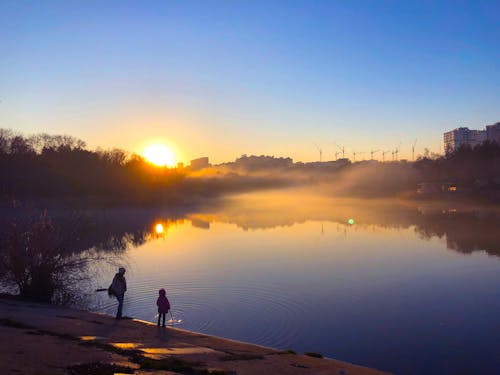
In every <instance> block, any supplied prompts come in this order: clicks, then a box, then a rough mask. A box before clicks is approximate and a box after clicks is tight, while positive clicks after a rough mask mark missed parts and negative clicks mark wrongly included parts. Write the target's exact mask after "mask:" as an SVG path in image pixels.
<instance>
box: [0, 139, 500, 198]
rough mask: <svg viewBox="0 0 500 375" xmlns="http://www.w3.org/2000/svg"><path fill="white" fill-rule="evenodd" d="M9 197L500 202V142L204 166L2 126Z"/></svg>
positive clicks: (4, 189)
mask: <svg viewBox="0 0 500 375" xmlns="http://www.w3.org/2000/svg"><path fill="white" fill-rule="evenodd" d="M0 174H1V176H2V180H1V184H0V197H1V199H2V200H3V201H4V202H9V201H17V200H20V201H25V200H30V199H31V200H49V201H50V200H75V201H81V202H84V204H88V205H94V204H95V205H102V204H123V203H127V204H130V203H134V204H166V203H168V204H198V203H201V202H203V201H204V200H206V199H207V198H212V199H213V198H219V197H222V196H226V195H230V194H239V193H245V192H252V191H259V190H267V189H276V188H290V187H308V188H312V189H314V191H317V192H321V193H323V194H328V195H332V196H349V197H367V198H381V197H385V198H387V197H406V198H421V197H426V198H428V197H431V198H432V197H434V198H439V199H442V198H480V199H485V200H490V201H496V202H498V201H500V146H499V145H498V144H496V143H488V142H486V143H484V144H482V145H479V146H476V147H475V148H473V149H472V148H468V147H462V148H460V149H459V150H457V151H456V152H455V153H453V154H451V155H448V156H446V157H438V156H436V155H429V154H425V155H423V156H420V157H419V158H418V159H417V160H416V161H415V162H408V161H405V160H400V161H391V162H379V161H376V160H364V161H358V162H351V161H350V160H348V159H340V160H337V161H327V162H311V163H302V162H293V160H292V159H291V158H286V157H274V156H265V155H261V156H247V155H243V156H242V157H240V158H238V159H236V160H235V161H234V162H228V163H222V164H219V165H214V166H210V167H207V168H203V169H192V168H190V167H187V168H166V167H158V166H155V165H153V164H151V163H149V162H147V161H146V160H145V159H144V158H143V157H141V156H140V155H137V154H129V153H127V152H126V151H123V150H120V149H112V150H102V149H97V150H89V149H87V148H86V145H85V142H83V141H81V140H79V139H76V138H74V137H71V136H51V135H47V134H40V135H35V136H30V137H25V136H23V135H20V134H16V133H14V132H13V131H10V130H0Z"/></svg>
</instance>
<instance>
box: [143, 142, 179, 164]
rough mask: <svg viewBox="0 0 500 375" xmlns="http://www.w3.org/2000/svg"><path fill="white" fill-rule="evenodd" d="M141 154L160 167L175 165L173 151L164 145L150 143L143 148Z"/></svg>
mask: <svg viewBox="0 0 500 375" xmlns="http://www.w3.org/2000/svg"><path fill="white" fill-rule="evenodd" d="M143 155H144V157H145V158H146V160H147V161H149V162H150V163H153V164H155V165H158V166H160V167H163V166H167V167H174V166H175V156H174V153H173V152H172V150H170V149H169V148H168V147H167V146H165V145H151V146H149V147H148V148H146V149H145V150H144V153H143Z"/></svg>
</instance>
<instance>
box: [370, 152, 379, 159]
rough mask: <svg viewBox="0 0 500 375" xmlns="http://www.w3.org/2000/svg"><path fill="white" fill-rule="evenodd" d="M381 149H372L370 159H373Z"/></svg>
mask: <svg viewBox="0 0 500 375" xmlns="http://www.w3.org/2000/svg"><path fill="white" fill-rule="evenodd" d="M379 151H380V150H371V151H370V160H373V155H375V154H376V153H377V152H379Z"/></svg>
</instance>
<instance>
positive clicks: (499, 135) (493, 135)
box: [486, 122, 500, 145]
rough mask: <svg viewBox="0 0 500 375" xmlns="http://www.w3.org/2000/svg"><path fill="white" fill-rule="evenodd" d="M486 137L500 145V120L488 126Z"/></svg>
mask: <svg viewBox="0 0 500 375" xmlns="http://www.w3.org/2000/svg"><path fill="white" fill-rule="evenodd" d="M486 138H487V139H488V141H492V142H496V143H498V144H499V145H500V122H497V123H496V124H493V125H488V126H486Z"/></svg>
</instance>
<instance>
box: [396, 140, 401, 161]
mask: <svg viewBox="0 0 500 375" xmlns="http://www.w3.org/2000/svg"><path fill="white" fill-rule="evenodd" d="M400 148H401V142H399V145H398V147H396V149H395V150H394V154H395V155H396V160H398V155H399V149H400Z"/></svg>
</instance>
